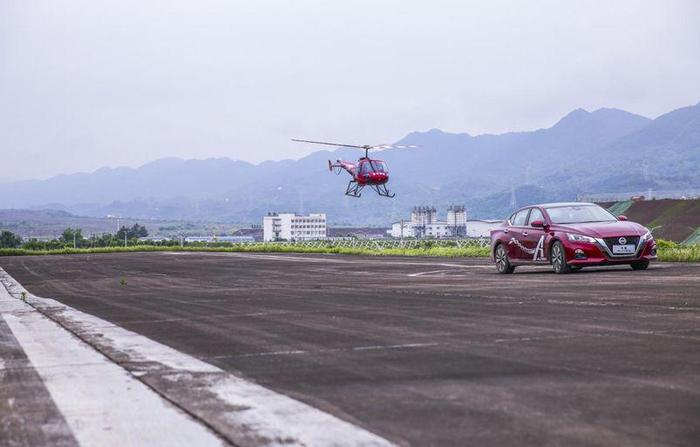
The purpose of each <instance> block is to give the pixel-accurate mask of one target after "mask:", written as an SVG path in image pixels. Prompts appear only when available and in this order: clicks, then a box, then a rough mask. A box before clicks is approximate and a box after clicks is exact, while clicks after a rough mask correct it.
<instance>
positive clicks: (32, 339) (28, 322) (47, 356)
mask: <svg viewBox="0 0 700 447" xmlns="http://www.w3.org/2000/svg"><path fill="white" fill-rule="evenodd" d="M0 301H3V302H6V303H7V304H8V306H11V305H13V304H14V305H15V308H16V309H17V310H20V312H13V311H10V312H3V313H4V315H3V317H4V320H5V322H6V323H7V325H8V326H9V328H10V330H11V331H12V334H13V335H14V336H15V338H16V340H17V342H18V343H19V345H20V346H21V348H22V350H23V351H24V353H25V354H26V356H27V358H28V359H29V361H30V362H31V365H32V367H33V368H34V370H35V371H36V372H37V373H38V374H39V377H40V378H41V379H42V381H43V383H44V385H45V386H46V389H47V390H48V391H49V394H50V395H51V398H52V399H53V401H54V403H55V404H56V407H57V408H58V410H59V411H60V413H61V414H62V415H63V417H64V418H65V420H66V423H67V424H68V426H69V427H70V429H71V431H72V433H73V435H74V436H75V438H76V440H77V441H78V443H79V444H80V445H83V446H91V445H108V446H121V445H149V446H178V445H181V446H190V445H203V446H204V445H207V446H208V445H222V444H223V442H222V439H221V438H219V437H218V436H217V435H215V434H214V433H213V432H211V431H209V430H208V429H207V428H206V427H205V426H203V425H202V424H200V423H199V422H197V421H195V420H193V419H192V418H190V417H189V416H188V415H186V414H185V413H183V412H182V411H180V410H179V409H178V408H176V407H175V406H174V405H172V404H171V403H170V402H168V401H166V400H164V399H163V398H161V396H159V395H158V394H156V393H155V392H153V390H151V389H150V388H148V387H147V386H146V385H144V384H143V383H141V382H140V381H138V380H136V379H135V378H134V377H132V376H131V375H130V374H129V373H128V372H127V371H125V370H124V369H122V368H121V367H120V366H118V365H117V364H116V363H113V362H111V361H109V360H108V359H107V358H105V357H104V356H103V355H102V354H100V353H98V352H97V351H95V350H94V349H93V348H92V347H90V346H88V345H87V344H86V343H84V342H83V341H81V340H79V339H78V338H76V337H75V336H73V335H72V334H70V333H69V332H68V331H66V330H65V329H63V328H62V327H60V326H59V325H58V324H56V323H55V322H53V321H51V320H49V319H48V318H46V317H45V316H44V315H42V314H41V313H39V312H37V311H33V312H27V311H26V308H30V307H29V305H27V304H24V303H22V302H20V301H19V300H15V299H13V298H12V297H11V296H10V295H9V293H8V292H7V291H6V290H5V288H4V287H2V286H0ZM8 302H9V303H8ZM30 309H31V308H30Z"/></svg>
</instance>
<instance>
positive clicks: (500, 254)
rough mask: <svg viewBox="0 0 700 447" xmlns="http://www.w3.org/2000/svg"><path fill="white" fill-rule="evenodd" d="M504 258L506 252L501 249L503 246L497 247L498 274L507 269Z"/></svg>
mask: <svg viewBox="0 0 700 447" xmlns="http://www.w3.org/2000/svg"><path fill="white" fill-rule="evenodd" d="M506 256H507V255H506V251H505V250H504V249H503V246H501V245H499V246H498V248H497V249H496V268H497V269H498V271H499V272H504V271H505V270H506V269H507V268H508V260H507V259H506Z"/></svg>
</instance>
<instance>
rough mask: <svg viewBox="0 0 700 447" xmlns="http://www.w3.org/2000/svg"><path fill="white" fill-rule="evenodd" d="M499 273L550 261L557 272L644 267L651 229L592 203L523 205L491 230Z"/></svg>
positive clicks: (652, 248) (652, 255)
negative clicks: (589, 268) (523, 206)
mask: <svg viewBox="0 0 700 447" xmlns="http://www.w3.org/2000/svg"><path fill="white" fill-rule="evenodd" d="M491 249H492V255H493V260H494V262H495V263H496V269H498V271H499V273H512V272H513V270H515V267H516V266H519V265H537V264H551V265H552V268H553V269H554V271H555V272H557V273H568V272H570V271H572V270H579V269H581V268H583V267H586V266H592V265H619V264H629V265H630V266H632V268H633V269H634V270H644V269H646V268H647V267H648V266H649V262H651V261H653V260H655V259H656V242H655V241H654V238H653V236H652V235H651V231H649V230H648V229H647V228H645V227H644V226H642V225H640V224H638V223H634V222H629V221H627V218H626V217H625V216H618V217H615V216H614V215H613V214H611V213H610V212H609V211H607V210H605V209H604V208H601V207H600V206H598V205H596V204H594V203H578V202H577V203H546V204H542V205H533V206H528V207H525V208H521V209H519V210H518V211H516V212H514V213H513V214H512V215H511V216H510V218H509V219H508V220H507V221H505V222H504V223H503V224H502V225H501V226H499V227H498V228H495V229H493V230H492V231H491Z"/></svg>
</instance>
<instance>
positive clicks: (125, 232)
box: [124, 227, 127, 248]
mask: <svg viewBox="0 0 700 447" xmlns="http://www.w3.org/2000/svg"><path fill="white" fill-rule="evenodd" d="M126 234H127V231H126V227H125V228H124V248H126Z"/></svg>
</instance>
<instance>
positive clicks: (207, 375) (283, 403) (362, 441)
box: [0, 268, 393, 447]
mask: <svg viewBox="0 0 700 447" xmlns="http://www.w3.org/2000/svg"><path fill="white" fill-rule="evenodd" d="M0 282H2V283H3V284H4V285H5V287H7V288H8V290H9V291H10V292H11V293H12V294H13V295H14V296H16V297H17V296H19V295H20V293H21V292H22V291H24V288H23V287H22V286H21V285H20V284H19V283H18V282H17V281H15V280H14V279H13V278H12V277H11V276H9V275H8V274H7V273H6V272H5V271H4V270H2V269H1V268H0ZM27 301H28V302H29V303H30V304H31V305H32V306H33V307H35V308H37V309H39V310H40V311H41V312H44V313H46V314H47V315H50V316H51V318H53V319H55V320H56V321H58V322H60V324H61V325H62V326H64V327H66V328H68V329H70V330H71V332H74V333H75V334H77V335H79V336H80V337H81V338H82V339H84V340H87V341H88V342H89V343H90V345H92V346H93V347H95V348H96V349H99V350H100V351H101V352H103V353H108V355H109V356H110V357H112V358H119V360H120V363H121V364H122V365H124V366H125V368H127V369H128V370H129V371H130V372H131V374H132V375H133V376H136V377H139V378H140V379H141V380H143V381H145V382H147V383H148V384H149V386H151V387H152V388H154V389H156V390H157V391H159V392H160V393H161V394H163V395H165V396H166V397H167V398H168V399H169V400H171V401H173V402H176V403H177V404H178V405H179V406H180V407H182V408H185V409H186V410H187V411H188V412H189V413H191V414H194V415H196V416H197V417H198V418H199V419H200V420H204V421H206V422H207V424H208V425H209V426H211V427H213V428H214V429H215V430H216V431H217V432H218V433H220V434H221V435H222V436H224V437H226V438H227V439H229V440H230V441H231V442H232V443H234V444H235V445H238V446H255V447H257V446H285V447H292V446H338V447H340V446H372V447H375V446H376V447H385V446H386V447H388V446H392V445H393V444H392V443H391V442H389V441H387V440H385V439H383V438H381V437H379V436H377V435H375V434H373V433H371V432H369V431H367V430H364V429H362V428H360V427H358V426H355V425H353V424H351V423H349V422H346V421H344V420H342V419H340V418H338V417H336V416H334V415H331V414H329V413H325V412H323V411H321V410H318V409H316V408H314V407H311V406H310V405H307V404H305V403H303V402H300V401H297V400H295V399H292V398H290V397H288V396H285V395H283V394H280V393H276V392H274V391H272V390H269V389H267V388H264V387H262V386H260V385H257V384H255V383H252V382H249V381H247V380H244V379H242V378H240V377H237V376H235V375H233V374H230V373H228V372H226V371H223V370H221V369H220V368H217V367H216V366H214V365H211V364H209V363H205V362H203V361H201V360H199V359H196V358H194V357H192V356H189V355H187V354H184V353H182V352H179V351H177V350H175V349H173V348H170V347H168V346H165V345H163V344H160V343H158V342H156V341H153V340H151V339H149V338H146V337H144V336H141V335H138V334H136V333H134V332H131V331H128V330H126V329H124V328H121V327H119V326H116V325H114V324H112V323H110V322H108V321H105V320H102V319H100V318H97V317H95V316H93V315H89V314H86V313H83V312H80V311H78V310H76V309H73V308H72V307H70V306H66V305H65V304H62V303H60V302H58V301H55V300H52V299H48V298H39V297H36V296H33V295H31V294H28V298H27ZM96 444H98V445H104V443H96ZM194 444H196V443H191V444H190V445H194ZM143 445H148V444H147V443H144V444H143Z"/></svg>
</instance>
